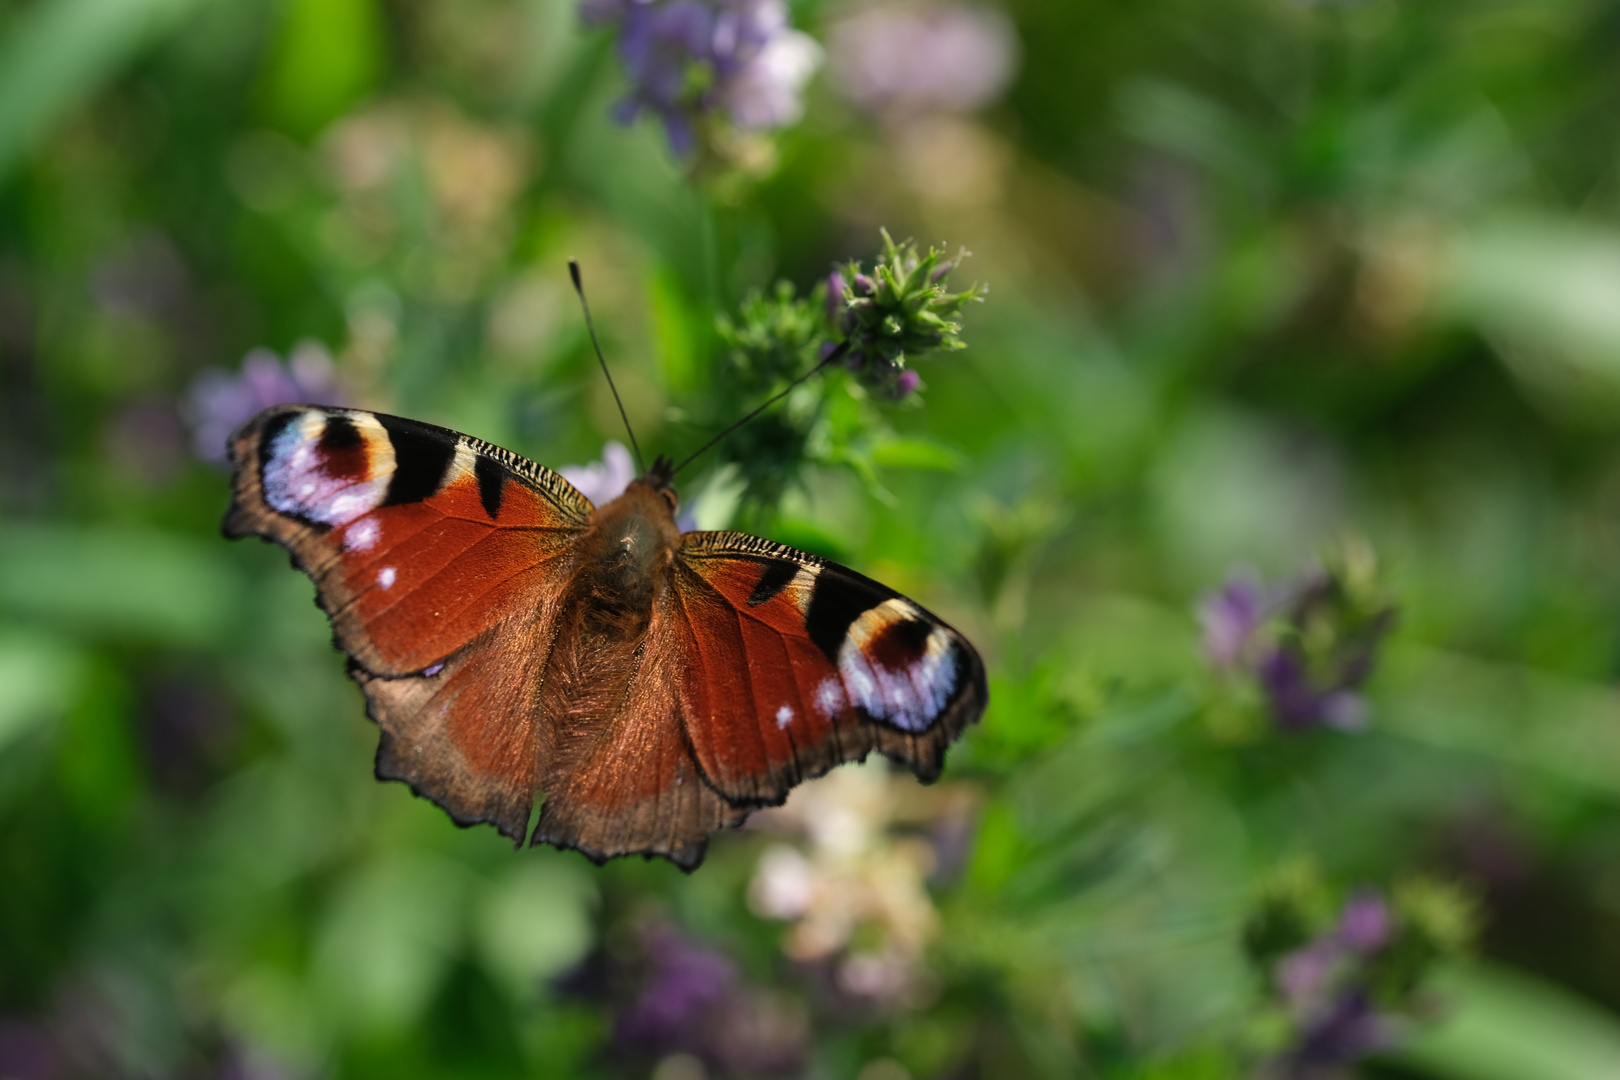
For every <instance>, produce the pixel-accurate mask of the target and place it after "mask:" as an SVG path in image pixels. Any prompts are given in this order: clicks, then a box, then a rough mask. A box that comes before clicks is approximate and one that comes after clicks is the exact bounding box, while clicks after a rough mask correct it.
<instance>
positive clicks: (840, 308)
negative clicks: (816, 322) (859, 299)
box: [827, 270, 844, 326]
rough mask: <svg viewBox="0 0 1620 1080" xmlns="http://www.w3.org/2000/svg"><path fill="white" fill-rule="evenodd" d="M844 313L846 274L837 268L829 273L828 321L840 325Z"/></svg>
mask: <svg viewBox="0 0 1620 1080" xmlns="http://www.w3.org/2000/svg"><path fill="white" fill-rule="evenodd" d="M843 314H844V275H843V274H840V273H839V272H838V271H837V270H834V271H833V272H832V273H830V274H828V275H827V321H828V322H829V323H831V324H832V325H834V326H837V325H838V320H839V318H840V317H841V316H842V315H843Z"/></svg>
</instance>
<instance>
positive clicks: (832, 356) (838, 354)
mask: <svg viewBox="0 0 1620 1080" xmlns="http://www.w3.org/2000/svg"><path fill="white" fill-rule="evenodd" d="M847 352H849V342H847V341H842V342H839V344H838V347H837V348H836V349H834V350H833V351H832V352H830V353H828V354H827V355H826V357H825V358H824V359H823V360H822V361H821V363H819V364H817V365H816V366H815V367H813V368H811V369H810V370H809V371H807V372H805V373H804V374H803V375H800V376H799V377H798V378H797V379H794V380H793V381H792V382H790V383H788V384H787V385H786V386H784V387H782V389H781V390H779V391H778V392H777V393H775V394H773V395H771V397H770V398H769V399H767V400H766V401H765V403H764V404H762V405H760V406H759V407H758V408H756V409H755V410H754V411H753V412H751V413H749V414H748V415H747V416H745V417H743V418H742V419H741V420H738V421H736V422H735V423H733V424H732V425H731V426H729V427H727V428H726V429H725V430H724V431H722V432H721V433H720V434H718V435H716V436H715V437H714V438H712V439H710V440H709V441H708V442H706V443H704V444H703V445H702V446H700V447H698V448H697V450H696V452H694V453H692V454H690V455H689V456H688V457H687V459H686V460H685V461H683V462H681V463H680V464H679V465H677V466H675V469H674V471H673V472H671V473H670V474H669V475H670V479H674V478H675V476H676V475H678V474H679V473H680V471H681V470H682V469H684V468H686V467H687V466H688V465H690V464H692V462H694V461H696V460H697V459H698V458H700V457H702V456H703V455H704V454H705V453H707V452H708V451H709V448H710V447H712V446H713V445H714V444H715V443H717V442H719V441H720V440H721V439H723V438H725V437H726V436H727V435H730V434H731V433H732V432H733V431H736V430H737V429H738V428H740V427H742V426H743V425H744V424H746V423H748V421H750V420H752V419H753V418H754V417H756V416H758V415H759V414H760V413H762V412H764V411H765V410H766V409H768V408H770V407H771V406H772V405H775V404H776V403H777V402H778V401H781V400H782V399H783V398H785V397H787V396H788V394H789V393H790V392H791V391H792V390H793V388H794V387H795V386H798V385H799V384H800V383H802V382H804V381H805V380H806V379H809V378H810V377H811V376H813V375H817V374H819V373H820V372H821V369H822V368H824V367H826V366H827V365H829V364H836V363H837V362H838V361H840V360H842V359H843V358H844V354H845V353H847Z"/></svg>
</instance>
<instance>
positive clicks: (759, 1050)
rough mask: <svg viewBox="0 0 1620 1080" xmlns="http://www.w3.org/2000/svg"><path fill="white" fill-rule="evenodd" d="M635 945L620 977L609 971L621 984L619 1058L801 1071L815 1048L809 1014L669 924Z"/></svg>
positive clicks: (725, 1069)
mask: <svg viewBox="0 0 1620 1080" xmlns="http://www.w3.org/2000/svg"><path fill="white" fill-rule="evenodd" d="M636 941H637V948H636V949H635V950H634V951H633V954H632V955H631V956H626V957H623V958H622V960H621V963H622V964H623V965H624V966H622V967H620V969H619V971H618V973H617V977H616V976H615V972H614V971H613V970H612V969H611V968H610V969H609V971H608V972H607V975H608V981H609V982H610V984H611V983H613V982H618V983H619V994H618V995H617V996H618V998H619V1001H620V1005H619V1008H618V1010H617V1014H616V1015H615V1017H614V1021H613V1049H614V1050H615V1051H616V1052H618V1053H629V1054H632V1055H646V1056H649V1057H654V1058H657V1057H664V1056H667V1055H669V1054H690V1055H692V1056H693V1057H696V1058H697V1059H699V1060H700V1061H702V1062H703V1063H704V1064H705V1065H706V1066H707V1067H708V1068H709V1069H710V1070H712V1071H714V1072H717V1073H722V1074H727V1075H734V1074H741V1075H745V1076H759V1075H778V1074H783V1075H797V1074H798V1073H800V1072H801V1071H802V1069H803V1067H804V1057H805V1051H806V1049H807V1047H808V1043H809V1025H808V1023H807V1018H806V1016H805V1014H804V1011H803V1009H802V1008H798V1007H795V1005H794V1004H793V1003H791V1002H788V1001H785V1000H784V999H781V998H779V997H776V996H774V995H771V994H768V993H764V992H762V991H760V990H759V989H758V988H756V987H753V986H750V985H749V984H748V983H746V982H745V981H744V980H743V979H742V978H741V976H740V975H739V974H738V972H737V968H736V966H735V965H734V964H733V963H732V962H731V960H730V959H728V958H727V957H726V956H725V955H724V954H722V953H720V952H718V951H716V950H714V949H711V948H707V947H705V946H703V945H700V944H698V943H696V942H694V941H691V940H689V939H687V938H686V937H684V936H682V935H681V933H680V932H679V931H677V930H676V929H675V928H674V927H672V926H670V925H668V924H664V923H655V924H653V925H651V926H648V927H644V928H643V929H642V930H641V931H640V933H638V934H637V935H636ZM626 961H628V963H626ZM626 975H628V976H629V979H628V981H627V982H626V981H623V980H624V976H626ZM626 991H628V993H625V992H626Z"/></svg>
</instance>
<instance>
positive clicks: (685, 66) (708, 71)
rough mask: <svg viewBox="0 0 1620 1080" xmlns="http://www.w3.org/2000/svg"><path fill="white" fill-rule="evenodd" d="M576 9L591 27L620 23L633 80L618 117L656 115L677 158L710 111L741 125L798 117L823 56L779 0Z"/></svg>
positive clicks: (646, 2) (779, 123) (768, 125)
mask: <svg viewBox="0 0 1620 1080" xmlns="http://www.w3.org/2000/svg"><path fill="white" fill-rule="evenodd" d="M579 10H580V18H581V19H582V20H583V21H584V22H585V23H586V24H587V25H605V24H616V25H617V26H618V31H619V58H620V60H622V61H623V63H624V67H625V72H626V74H628V75H629V77H630V84H631V89H630V93H629V95H628V96H627V97H626V98H625V99H624V101H622V102H620V103H619V105H618V107H617V109H616V110H615V113H616V115H617V117H618V119H619V121H620V122H621V123H629V122H631V121H632V120H634V119H635V118H636V117H637V116H638V115H639V114H640V113H641V111H642V110H644V109H645V110H647V111H650V112H653V113H655V114H656V115H657V116H658V118H659V119H660V120H662V121H663V123H664V128H665V130H666V131H667V133H668V135H669V142H670V148H671V149H672V150H673V151H674V152H675V153H676V155H677V156H680V157H686V156H688V155H689V154H691V152H692V151H693V150H694V149H695V148H696V145H697V140H698V137H699V132H700V131H701V128H702V121H703V120H704V118H705V117H707V116H712V115H721V114H723V115H724V116H725V117H726V118H727V119H729V120H730V122H731V123H732V124H733V125H734V126H735V127H737V128H738V129H740V130H744V131H768V130H770V129H772V128H779V127H785V126H786V125H788V124H792V123H794V122H795V121H797V120H798V119H799V117H800V116H801V115H802V114H803V111H804V106H803V103H802V102H801V101H800V97H799V95H800V93H801V92H802V91H803V89H804V85H805V83H806V82H808V81H809V79H810V76H811V75H812V74H814V73H815V69H816V68H817V67H818V66H819V65H820V63H821V48H820V46H818V45H817V44H816V43H815V41H814V40H812V39H811V38H810V37H809V36H807V35H805V34H802V33H799V32H798V31H796V30H794V29H793V28H792V27H790V26H789V25H788V18H787V6H786V5H785V4H784V3H783V2H782V0H584V2H583V3H582V4H581V5H580V9H579Z"/></svg>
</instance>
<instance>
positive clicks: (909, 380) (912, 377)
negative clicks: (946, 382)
mask: <svg viewBox="0 0 1620 1080" xmlns="http://www.w3.org/2000/svg"><path fill="white" fill-rule="evenodd" d="M921 382H922V376H920V375H918V374H917V373H916V372H915V371H912V370H911V369H909V368H908V369H906V370H905V371H902V372H901V373H900V376H899V377H898V378H897V379H895V380H894V395H893V396H894V400H896V401H900V400H903V399H904V398H907V397H910V396H911V394H912V393H913V392H914V391H915V390H916V389H917V387H918V385H919V384H921Z"/></svg>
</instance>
